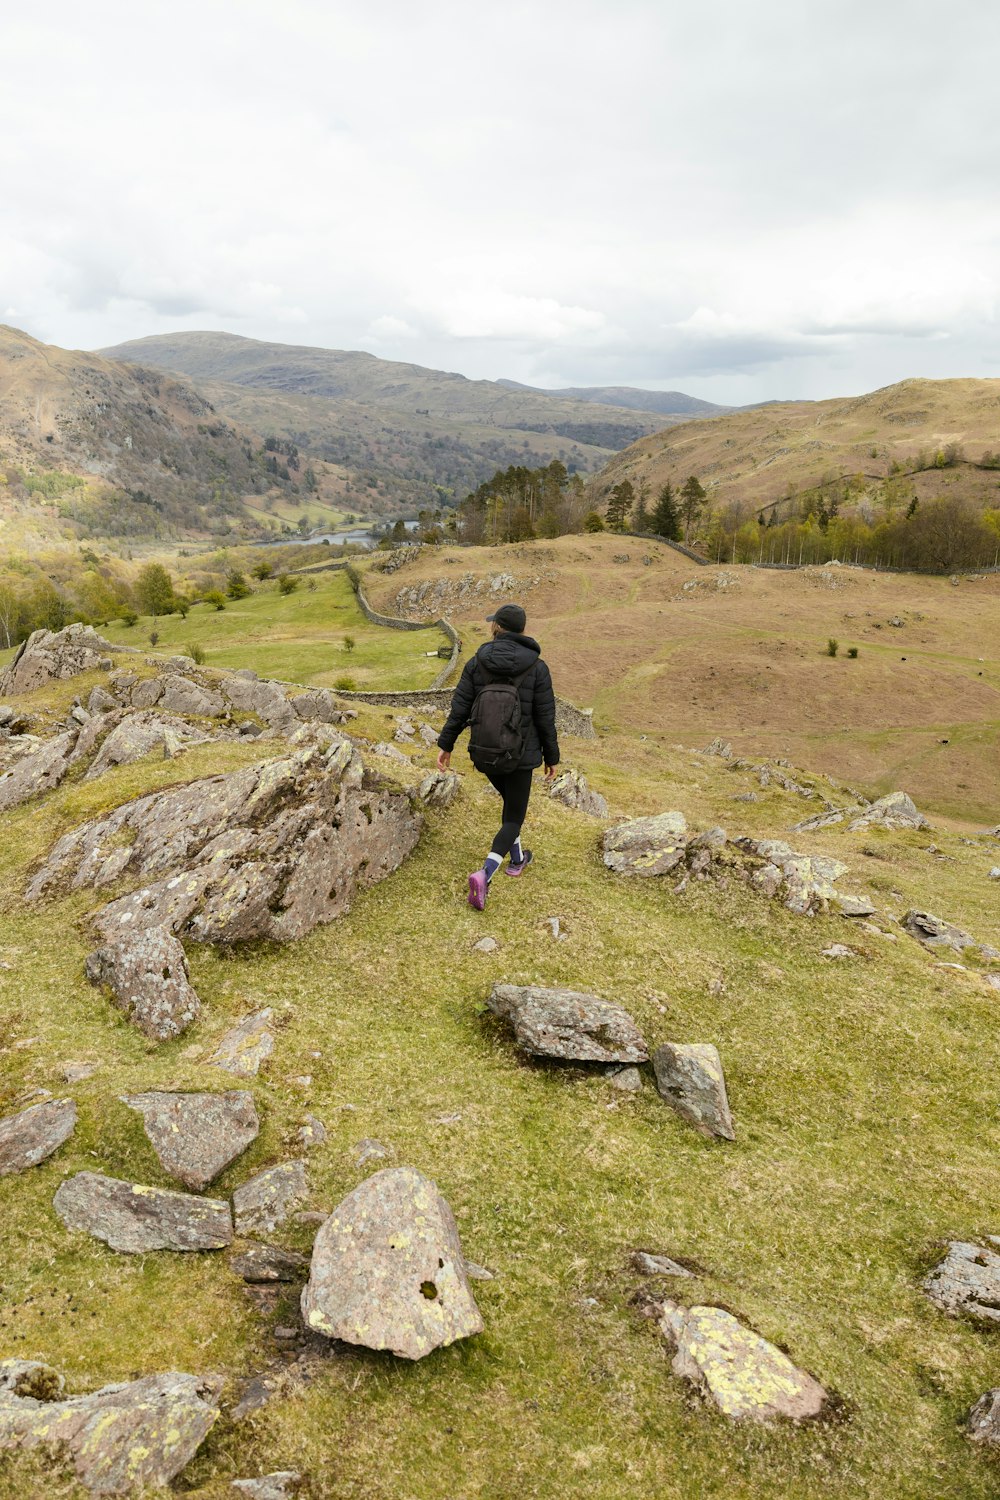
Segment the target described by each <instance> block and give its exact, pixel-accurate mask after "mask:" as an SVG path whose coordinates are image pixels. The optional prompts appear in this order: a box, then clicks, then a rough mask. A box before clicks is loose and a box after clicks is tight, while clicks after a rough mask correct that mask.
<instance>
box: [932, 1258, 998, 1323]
mask: <svg viewBox="0 0 1000 1500" xmlns="http://www.w3.org/2000/svg"><path fill="white" fill-rule="evenodd" d="M924 1291H925V1292H926V1293H927V1295H928V1297H930V1299H931V1301H932V1302H936V1303H937V1305H938V1307H941V1308H943V1309H944V1311H945V1312H948V1313H960V1312H967V1313H969V1314H970V1315H971V1316H972V1317H974V1318H977V1319H979V1320H981V1321H982V1322H986V1323H1000V1255H998V1254H997V1252H996V1251H995V1250H986V1249H984V1248H983V1247H982V1246H981V1245H970V1244H967V1243H965V1242H964V1241H962V1240H952V1241H951V1242H950V1243H949V1245H948V1253H947V1255H946V1256H945V1258H944V1260H943V1261H941V1263H940V1265H937V1266H935V1268H934V1270H933V1271H932V1272H931V1273H930V1275H929V1276H928V1278H927V1280H926V1281H925V1282H924Z"/></svg>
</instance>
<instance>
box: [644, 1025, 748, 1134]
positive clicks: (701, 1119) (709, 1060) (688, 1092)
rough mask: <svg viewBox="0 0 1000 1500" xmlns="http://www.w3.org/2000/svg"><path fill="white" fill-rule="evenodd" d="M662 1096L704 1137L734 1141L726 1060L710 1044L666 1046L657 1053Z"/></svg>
mask: <svg viewBox="0 0 1000 1500" xmlns="http://www.w3.org/2000/svg"><path fill="white" fill-rule="evenodd" d="M653 1068H654V1071H655V1073H656V1087H657V1088H658V1089H659V1091H660V1094H661V1096H662V1097H663V1098H664V1099H665V1100H666V1102H667V1103H668V1104H669V1105H670V1107H671V1109H675V1110H676V1111H677V1113H678V1114H679V1115H680V1116H681V1117H682V1118H683V1119H685V1120H688V1121H690V1123H691V1124H692V1125H694V1126H696V1127H697V1129H699V1130H700V1131H701V1132H702V1134H703V1135H715V1136H721V1137H722V1138H723V1140H727V1141H734V1140H735V1139H736V1132H735V1131H734V1130H733V1117H732V1115H731V1114H730V1112H729V1100H728V1098H727V1096H726V1080H725V1077H724V1075H723V1072H722V1060H721V1059H720V1057H719V1054H718V1052H717V1051H716V1049H715V1048H714V1047H713V1046H712V1044H711V1043H710V1042H690V1043H686V1044H680V1043H673V1042H665V1043H664V1044H663V1046H662V1047H657V1049H656V1051H655V1052H654V1053H653Z"/></svg>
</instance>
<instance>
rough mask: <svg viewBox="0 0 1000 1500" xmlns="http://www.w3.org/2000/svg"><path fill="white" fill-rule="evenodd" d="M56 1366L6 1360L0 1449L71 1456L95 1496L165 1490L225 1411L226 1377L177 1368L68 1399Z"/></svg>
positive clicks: (0, 1385) (1, 1366)
mask: <svg viewBox="0 0 1000 1500" xmlns="http://www.w3.org/2000/svg"><path fill="white" fill-rule="evenodd" d="M62 1388H63V1381H62V1377H61V1376H60V1375H59V1374H58V1373H57V1372H56V1371H55V1370H53V1369H51V1368H50V1367H49V1366H48V1365H42V1364H35V1363H33V1362H29V1361H24V1360H5V1361H4V1362H2V1363H0V1449H2V1448H7V1449H12V1448H24V1449H28V1448H39V1447H40V1448H44V1449H46V1450H48V1451H49V1452H50V1453H51V1454H52V1456H53V1458H54V1459H62V1458H68V1460H69V1462H70V1463H71V1464H72V1467H73V1470H74V1472H75V1474H76V1477H77V1478H78V1479H79V1481H80V1483H81V1484H83V1485H84V1486H85V1487H86V1488H87V1489H88V1490H90V1491H91V1493H92V1494H95V1495H131V1494H135V1493H136V1492H138V1491H139V1490H143V1491H144V1492H145V1489H146V1487H147V1486H148V1487H150V1488H155V1489H159V1488H161V1487H162V1486H164V1485H167V1484H169V1483H170V1481H171V1480H172V1479H173V1478H174V1477H175V1475H177V1474H179V1473H180V1471H181V1470H182V1469H183V1468H184V1465H185V1464H186V1463H188V1461H189V1460H190V1459H191V1458H193V1456H194V1454H195V1453H196V1452H197V1450H198V1448H199V1447H200V1446H201V1444H202V1442H203V1441H204V1439H205V1437H206V1436H207V1435H208V1433H209V1431H210V1430H211V1428H212V1425H213V1423H214V1422H215V1420H216V1418H217V1417H218V1415H219V1395H220V1392H221V1390H222V1380H221V1379H220V1378H219V1377H217V1376H198V1375H184V1374H180V1373H179V1372H178V1371H176V1370H170V1371H168V1372H167V1373H166V1374H163V1375H147V1376H146V1377H145V1378H144V1379H142V1380H133V1381H131V1382H130V1383H129V1384H127V1385H108V1386H104V1387H103V1388H102V1389H101V1390H99V1391H94V1392H93V1394H92V1395H89V1396H70V1397H66V1398H63V1399H61V1400H60V1399H56V1397H58V1396H61V1393H62Z"/></svg>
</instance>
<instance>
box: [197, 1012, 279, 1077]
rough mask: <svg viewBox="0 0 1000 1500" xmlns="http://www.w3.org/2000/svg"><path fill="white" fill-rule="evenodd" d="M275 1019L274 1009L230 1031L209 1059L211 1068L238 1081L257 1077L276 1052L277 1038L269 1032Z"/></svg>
mask: <svg viewBox="0 0 1000 1500" xmlns="http://www.w3.org/2000/svg"><path fill="white" fill-rule="evenodd" d="M273 1016H274V1011H273V1010H270V1009H268V1010H258V1011H256V1012H255V1013H254V1014H253V1015H252V1016H244V1017H243V1020H242V1021H240V1022H239V1023H238V1024H237V1025H236V1026H234V1027H232V1029H231V1030H229V1031H227V1032H226V1034H225V1036H224V1037H223V1038H222V1040H221V1041H220V1043H219V1045H218V1047H217V1048H216V1050H215V1051H214V1052H213V1054H212V1056H211V1057H210V1058H209V1059H208V1062H209V1066H210V1067H213V1068H224V1069H225V1071H226V1072H227V1073H234V1074H235V1075H236V1077H237V1078H256V1076H257V1074H258V1073H259V1072H260V1069H261V1066H262V1065H263V1064H264V1063H266V1062H267V1060H268V1058H269V1057H270V1056H271V1053H272V1052H273V1051H274V1035H273V1033H272V1032H271V1031H270V1030H269V1029H268V1028H269V1026H270V1023H271V1020H272V1018H273Z"/></svg>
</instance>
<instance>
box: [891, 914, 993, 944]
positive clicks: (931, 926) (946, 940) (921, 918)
mask: <svg viewBox="0 0 1000 1500" xmlns="http://www.w3.org/2000/svg"><path fill="white" fill-rule="evenodd" d="M903 928H904V931H906V932H908V933H909V934H910V936H911V937H915V938H916V940H917V942H918V943H923V945H924V947H925V948H954V950H955V952H956V953H961V951H962V949H963V948H974V947H976V940H975V938H974V937H972V936H970V934H969V933H967V932H963V931H962V929H961V927H956V926H955V925H954V923H952V922H946V921H945V920H944V919H943V918H942V917H935V916H932V915H931V913H930V912H929V911H916V910H915V909H911V910H910V911H908V912H907V913H906V916H905V917H904V918H903Z"/></svg>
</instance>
